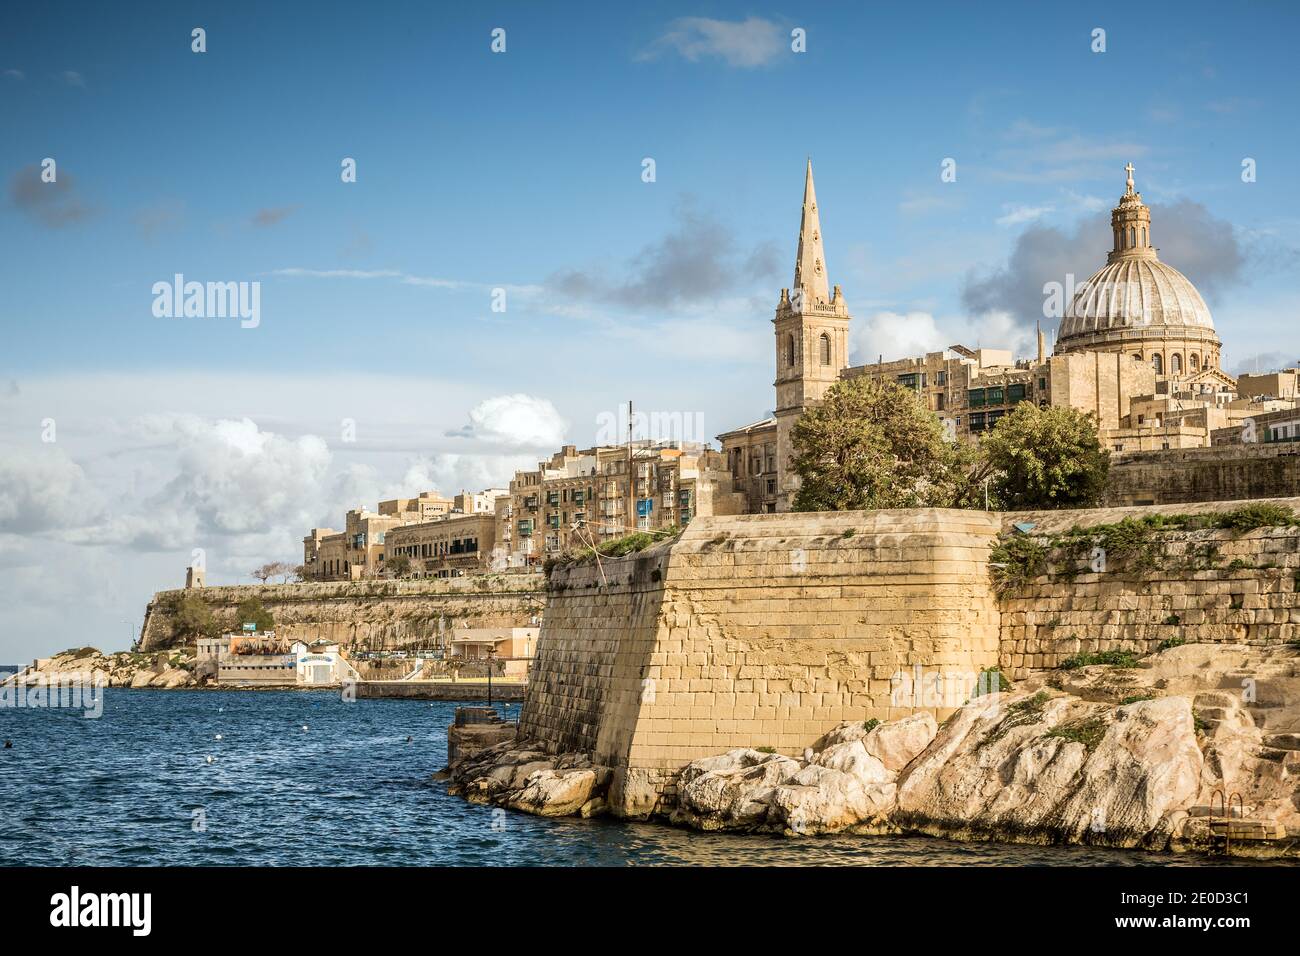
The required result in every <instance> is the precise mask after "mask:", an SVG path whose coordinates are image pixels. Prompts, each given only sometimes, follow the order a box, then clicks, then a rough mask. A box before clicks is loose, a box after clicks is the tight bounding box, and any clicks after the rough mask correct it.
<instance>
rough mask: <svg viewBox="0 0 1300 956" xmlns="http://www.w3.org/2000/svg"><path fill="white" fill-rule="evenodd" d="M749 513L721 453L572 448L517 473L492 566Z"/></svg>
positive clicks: (664, 447) (681, 445)
mask: <svg viewBox="0 0 1300 956" xmlns="http://www.w3.org/2000/svg"><path fill="white" fill-rule="evenodd" d="M629 467H630V469H631V475H632V479H631V481H629V477H628V475H629ZM743 510H744V502H743V499H742V497H741V496H740V495H738V494H736V493H735V492H734V491H733V489H732V478H731V475H730V473H729V472H727V470H726V468H725V463H724V460H723V457H722V455H721V454H720V453H719V452H718V451H716V450H714V449H710V448H707V447H704V446H702V445H699V444H696V443H693V442H661V443H655V442H651V441H647V440H638V441H633V442H631V443H629V444H628V445H606V446H599V447H594V448H587V449H583V450H581V451H579V450H578V449H577V447H576V446H573V445H566V446H564V448H562V449H561V450H560V451H558V452H556V453H555V454H554V455H552V456H551V458H550V459H549V460H548V461H543V462H539V463H538V467H537V468H536V469H535V470H533V471H520V472H516V473H515V477H514V479H513V480H512V481H511V482H510V494H509V498H508V499H506V498H499V499H497V510H496V516H497V521H496V541H497V548H496V553H495V555H494V556H493V561H492V566H493V567H495V568H498V569H511V568H525V567H528V566H530V565H533V564H536V563H537V562H538V561H540V560H542V559H543V558H544V557H545V556H546V555H548V554H558V553H560V552H562V551H565V550H568V549H570V548H581V547H592V546H594V545H597V544H599V543H600V542H602V541H606V540H609V539H611V538H617V537H621V536H622V535H625V534H627V533H628V532H629V531H633V530H642V531H656V530H664V529H667V528H671V527H681V526H684V525H686V524H688V523H689V522H690V520H691V519H692V518H693V517H694V516H696V515H700V514H704V515H713V514H736V513H739V512H741V511H743Z"/></svg>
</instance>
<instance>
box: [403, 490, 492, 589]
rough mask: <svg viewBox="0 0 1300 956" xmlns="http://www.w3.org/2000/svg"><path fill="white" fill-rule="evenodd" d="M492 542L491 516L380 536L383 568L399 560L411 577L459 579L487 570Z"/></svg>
mask: <svg viewBox="0 0 1300 956" xmlns="http://www.w3.org/2000/svg"><path fill="white" fill-rule="evenodd" d="M494 504H495V500H494ZM495 541H496V515H495V514H452V515H449V516H447V517H445V518H439V519H437V520H435V521H422V522H418V523H416V524H407V525H401V526H400V527H397V528H393V529H392V530H390V531H388V532H387V533H386V534H385V536H384V567H385V568H393V567H394V565H393V560H394V559H395V558H399V557H400V558H405V559H406V561H405V563H406V565H407V570H406V571H405V574H407V575H410V576H411V577H418V578H454V577H460V576H462V575H465V574H470V573H473V572H475V571H478V570H481V569H483V568H485V567H486V566H487V564H488V561H489V558H490V556H491V554H492V549H493V546H494V544H495ZM400 563H401V562H399V565H400Z"/></svg>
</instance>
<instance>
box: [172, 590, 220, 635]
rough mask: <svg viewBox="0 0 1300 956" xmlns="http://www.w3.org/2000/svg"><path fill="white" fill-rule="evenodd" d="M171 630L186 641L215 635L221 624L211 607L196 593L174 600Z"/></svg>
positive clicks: (218, 631)
mask: <svg viewBox="0 0 1300 956" xmlns="http://www.w3.org/2000/svg"><path fill="white" fill-rule="evenodd" d="M173 621H174V622H175V623H174V626H173V632H174V633H175V635H176V636H177V637H180V638H183V639H184V640H186V641H195V640H197V639H198V638H200V637H216V636H217V635H218V634H220V633H221V625H220V624H219V623H218V621H217V618H216V615H214V614H213V613H212V608H210V607H208V605H207V602H206V601H204V600H203V598H201V597H199V596H198V595H197V594H184V595H181V598H180V600H179V601H177V602H176V616H175V617H174V618H173Z"/></svg>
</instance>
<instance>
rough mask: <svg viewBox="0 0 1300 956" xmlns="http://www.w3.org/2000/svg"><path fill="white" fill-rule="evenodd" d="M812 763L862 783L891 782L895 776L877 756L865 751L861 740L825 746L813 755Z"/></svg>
mask: <svg viewBox="0 0 1300 956" xmlns="http://www.w3.org/2000/svg"><path fill="white" fill-rule="evenodd" d="M812 763H813V765H815V766H822V767H827V768H829V769H831V770H836V771H840V772H843V773H845V774H848V775H849V776H850V777H853V778H854V779H856V780H857V781H858V782H859V783H860V784H864V785H869V784H874V783H892V782H893V780H894V776H895V774H894V773H892V772H891V771H890V770H889V769H888V768H887V767H886V766H885V765H884V764H883V763H882V762H881V761H880V759H879V758H878V757H875V756H873V755H871V754H869V753H867V748H866V746H865V745H864V743H863V741H862V740H849V741H846V742H844V743H842V744H834V745H832V746H830V747H827V748H826V749H825V750H823V751H822V752H821V753H819V754H817V755H815V756H814V757H813V761H812Z"/></svg>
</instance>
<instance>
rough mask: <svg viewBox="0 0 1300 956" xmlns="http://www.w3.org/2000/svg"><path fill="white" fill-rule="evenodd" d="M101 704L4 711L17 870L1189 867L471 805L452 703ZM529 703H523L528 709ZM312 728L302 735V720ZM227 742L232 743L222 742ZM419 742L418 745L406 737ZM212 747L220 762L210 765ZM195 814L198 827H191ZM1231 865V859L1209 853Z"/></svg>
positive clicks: (0, 781) (212, 694)
mask: <svg viewBox="0 0 1300 956" xmlns="http://www.w3.org/2000/svg"><path fill="white" fill-rule="evenodd" d="M104 694H105V701H104V713H103V716H102V717H101V718H99V719H96V720H87V719H84V718H83V717H82V716H81V711H74V710H25V709H12V708H3V709H0V737H3V738H5V739H8V740H11V741H13V747H12V749H0V862H3V863H5V864H52V865H59V864H83V865H107V864H124V865H130V864H155V865H196V864H208V865H212V864H218V865H219V864H276V865H283V866H289V865H300V864H318V865H364V864H380V865H385V864H388V865H394V864H403V865H438V864H452V865H460V864H464V865H480V866H493V865H498V866H514V865H602V866H624V865H639V866H653V865H660V864H675V863H678V864H679V863H690V864H702V865H710V866H728V865H737V864H751V865H753V864H757V865H818V864H849V865H954V866H956V865H960V866H972V865H973V866H982V865H1008V864H1011V865H1015V864H1021V865H1025V864H1027V865H1035V864H1078V865H1100V866H1125V865H1158V866H1179V865H1194V864H1200V863H1204V862H1206V861H1205V860H1204V859H1201V858H1195V857H1185V856H1174V855H1156V854H1143V853H1125V852H1118V851H1100V850H1092V849H1078V848H1052V847H1018V846H1000V845H995V844H959V843H949V842H947V841H943V840H932V839H927V838H923V837H913V838H899V837H879V838H873V837H843V838H818V839H799V840H789V839H785V838H782V837H775V836H772V837H769V836H735V835H728V834H701V833H695V832H692V831H687V830H679V829H675V828H672V827H668V826H664V825H660V824H624V823H618V822H614V821H607V820H594V821H586V820H543V819H539V818H537V817H530V816H526V815H524V814H519V813H513V812H504V811H494V810H493V809H492V808H489V807H481V806H471V805H469V804H467V803H465V802H464V801H462V800H460V799H458V798H455V797H449V796H447V794H446V792H445V790H444V787H443V786H442V785H441V784H439V783H435V782H434V781H432V780H431V779H430V776H431V774H432V773H434V772H435V771H437V770H438V769H440V768H441V767H442V766H443V765H444V764H445V762H446V728H447V724H448V723H450V722H451V717H452V712H453V711H454V709H455V705H454V704H449V703H441V702H439V703H429V702H425V701H401V700H362V701H356V702H353V703H344V702H343V701H341V700H340V699H339V695H338V694H337V693H334V692H325V691H321V692H314V691H313V692H307V691H278V692H273V691H228V692H227V691H131V690H108V691H105V692H104ZM516 708H517V705H516ZM304 726H305V727H306V728H307V729H306V730H304V729H303V728H304ZM218 734H220V735H221V737H222V739H221V740H217V739H216V735H218ZM408 737H410V738H411V740H410V742H408V741H407V738H408ZM208 757H212V758H214V759H213V761H212V762H211V763H209V762H208V759H207V758H208ZM196 819H197V820H199V821H200V822H201V823H202V824H203V828H196ZM1215 862H1220V861H1215Z"/></svg>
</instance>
